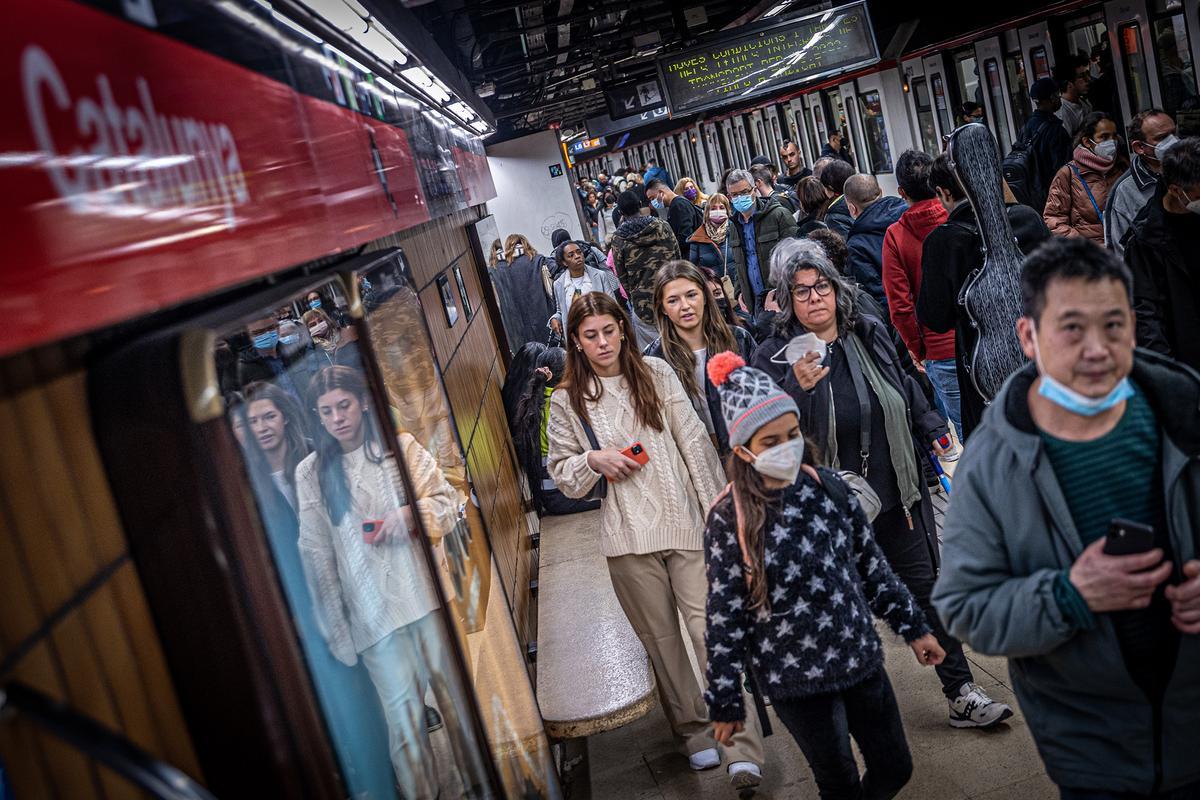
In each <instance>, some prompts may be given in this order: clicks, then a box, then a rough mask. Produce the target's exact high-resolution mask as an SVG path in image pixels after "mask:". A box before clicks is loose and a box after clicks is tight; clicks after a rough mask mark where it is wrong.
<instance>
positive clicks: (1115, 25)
mask: <svg viewBox="0 0 1200 800" xmlns="http://www.w3.org/2000/svg"><path fill="white" fill-rule="evenodd" d="M1104 14H1105V20H1106V21H1107V22H1108V36H1109V42H1110V43H1111V46H1112V54H1113V73H1114V74H1115V75H1120V76H1122V78H1123V79H1122V80H1118V81H1117V95H1118V96H1119V97H1120V99H1121V109H1122V111H1123V112H1124V116H1125V118H1126V119H1132V117H1133V116H1134V115H1135V114H1137V113H1138V112H1139V111H1143V110H1145V109H1147V108H1153V107H1157V106H1158V105H1159V103H1160V102H1161V100H1160V95H1159V92H1158V86H1157V84H1156V82H1155V81H1153V80H1151V78H1150V76H1151V75H1152V74H1154V72H1155V71H1157V66H1158V65H1157V61H1156V59H1155V56H1154V43H1153V41H1152V35H1151V27H1150V17H1149V14H1148V13H1147V8H1146V2H1145V0H1118V1H1117V2H1113V3H1109V4H1108V5H1106V6H1105V7H1104Z"/></svg>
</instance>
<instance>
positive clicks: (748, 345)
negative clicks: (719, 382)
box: [645, 327, 756, 457]
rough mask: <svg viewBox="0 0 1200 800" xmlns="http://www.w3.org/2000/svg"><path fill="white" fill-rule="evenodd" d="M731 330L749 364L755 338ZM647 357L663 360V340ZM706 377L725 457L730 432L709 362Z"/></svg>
mask: <svg viewBox="0 0 1200 800" xmlns="http://www.w3.org/2000/svg"><path fill="white" fill-rule="evenodd" d="M731 329H732V330H733V338H734V339H736V340H737V345H738V351H739V352H738V355H740V356H741V357H742V358H743V359H744V360H745V362H746V363H747V364H749V363H750V358H751V357H752V356H753V355H754V349H755V347H756V345H755V342H754V337H753V336H751V335H750V331H748V330H746V329H745V328H741V327H732V328H731ZM645 355H648V356H654V357H655V358H662V357H663V348H662V339H655V340H654V344H652V345H650V346H649V347H647V348H646V352H645ZM714 355H715V353H709V354H708V358H712V357H713V356H714ZM704 375H705V379H704V399H705V401H707V403H708V413H709V414H710V415H712V421H713V431H714V434H715V435H716V437H717V452H719V453H720V454H721V456H722V457H724V456H725V454H726V453H728V452H729V431H728V430H726V428H725V417H724V416H723V415H722V414H721V395H720V394H718V392H717V387H716V386H713V382H712V381H710V380H708V361H707V360H706V361H705V362H704Z"/></svg>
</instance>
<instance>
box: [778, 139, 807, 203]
mask: <svg viewBox="0 0 1200 800" xmlns="http://www.w3.org/2000/svg"><path fill="white" fill-rule="evenodd" d="M779 159H780V161H782V162H783V169H784V172H783V174H782V175H780V176H779V178H778V180H777V181H776V183H782V184H783V185H784V186H786V187H788V189H790V190H792V191H795V190H796V184H797V183H799V182H800V181H802V180H803V179H805V178H807V177H808V176H809V175H812V174H813V173H812V170H811V169H809V168H808V167H806V166H804V156H803V155H801V153H800V148H799V147H797V146H796V143H795V142H791V141H788V142H784V143H783V146H782V147H780V148H779Z"/></svg>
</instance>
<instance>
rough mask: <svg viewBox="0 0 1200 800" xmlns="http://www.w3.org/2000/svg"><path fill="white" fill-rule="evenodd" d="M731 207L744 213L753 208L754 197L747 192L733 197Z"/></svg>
mask: <svg viewBox="0 0 1200 800" xmlns="http://www.w3.org/2000/svg"><path fill="white" fill-rule="evenodd" d="M733 208H734V210H735V211H737V212H738V213H739V214H745V213H746V212H747V211H749V210H750V209H752V208H754V197H753V196H751V195H748V194H744V195H741V196H740V197H735V198H733Z"/></svg>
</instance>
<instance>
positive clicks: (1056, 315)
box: [933, 239, 1200, 800]
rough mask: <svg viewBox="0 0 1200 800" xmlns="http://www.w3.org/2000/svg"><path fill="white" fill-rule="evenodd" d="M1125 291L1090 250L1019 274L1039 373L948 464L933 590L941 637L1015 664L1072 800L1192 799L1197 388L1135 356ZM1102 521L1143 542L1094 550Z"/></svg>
mask: <svg viewBox="0 0 1200 800" xmlns="http://www.w3.org/2000/svg"><path fill="white" fill-rule="evenodd" d="M1130 296H1131V278H1130V276H1129V272H1128V271H1127V270H1126V269H1125V267H1124V265H1122V264H1121V263H1120V262H1119V261H1117V260H1116V259H1115V258H1114V257H1113V256H1112V255H1111V254H1109V253H1108V252H1107V251H1104V250H1102V249H1101V248H1099V247H1097V246H1096V245H1095V244H1092V243H1091V242H1088V241H1086V240H1082V239H1054V240H1051V241H1049V242H1047V243H1046V244H1044V245H1042V246H1041V247H1040V248H1038V249H1037V250H1035V251H1034V252H1033V253H1032V254H1031V255H1030V256H1029V258H1028V259H1027V260H1026V263H1025V268H1024V272H1023V275H1022V300H1023V303H1024V316H1023V317H1021V319H1020V320H1019V321H1018V323H1017V332H1018V335H1019V337H1020V340H1021V345H1022V348H1023V349H1024V351H1025V354H1026V355H1027V356H1029V357H1030V358H1031V359H1033V360H1034V362H1035V363H1033V364H1029V365H1027V366H1025V367H1024V368H1022V369H1020V370H1018V371H1017V372H1016V373H1014V374H1013V375H1012V376H1011V377H1010V378H1009V380H1008V382H1007V383H1006V384H1005V386H1004V388H1003V389H1002V390H1001V392H1000V394H999V395H998V396H997V397H996V399H995V400H994V401H993V402H992V404H991V406H990V407H989V408H988V410H987V412H986V413H985V415H984V418H983V423H982V424H981V426H980V427H979V428H977V429H976V431H975V433H974V434H973V436H972V439H971V444H970V446H969V447H968V448H967V449H966V451H965V455H964V457H963V459H962V461H961V462H960V463H959V466H958V471H957V474H956V475H955V481H954V499H953V502H951V504H950V510H949V513H948V514H947V517H946V524H945V527H944V530H943V536H944V544H943V551H942V572H941V577H940V578H939V580H938V582H937V585H936V586H935V587H934V593H933V603H934V606H935V607H936V609H937V611H938V613H939V614H941V616H942V619H943V621H944V622H945V624H946V627H947V628H948V629H949V631H950V632H951V633H952V634H953V635H954V636H957V637H958V638H960V639H962V640H963V641H964V642H967V643H968V644H970V645H971V646H972V647H973V648H975V649H976V650H978V651H980V652H982V653H990V654H996V655H1005V656H1008V658H1009V669H1010V672H1011V675H1012V679H1013V687H1014V689H1015V691H1016V694H1017V698H1018V700H1020V703H1021V709H1022V711H1023V712H1024V713H1025V715H1026V717H1027V719H1028V720H1029V729H1030V731H1032V732H1033V736H1034V739H1035V741H1036V742H1037V746H1038V750H1039V752H1040V754H1041V756H1042V760H1043V761H1044V762H1045V765H1046V771H1047V773H1048V774H1049V775H1050V778H1051V779H1052V780H1053V781H1054V782H1055V783H1056V784H1058V786H1059V788H1060V791H1061V793H1062V796H1063V798H1068V799H1070V800H1076V799H1079V800H1082V799H1083V798H1087V799H1088V800H1096V799H1099V800H1107V799H1109V798H1111V799H1112V800H1116V799H1117V798H1121V800H1132V799H1133V798H1142V797H1145V798H1150V797H1154V798H1170V800H1182V799H1183V798H1194V797H1200V758H1198V757H1197V754H1198V753H1200V560H1197V559H1198V558H1200V556H1198V554H1197V537H1198V535H1200V533H1198V532H1200V425H1197V422H1198V419H1200V376H1198V375H1197V374H1196V373H1195V372H1193V371H1191V370H1190V369H1188V368H1187V367H1185V366H1182V365H1180V364H1177V363H1176V362H1174V361H1171V360H1170V359H1168V358H1165V357H1163V356H1159V355H1157V354H1155V353H1151V352H1149V351H1142V350H1137V351H1136V352H1135V349H1134V320H1133V312H1132V308H1131V305H1130ZM1114 519H1120V520H1128V521H1129V522H1121V523H1118V525H1117V526H1113V527H1123V528H1125V529H1127V530H1131V529H1138V528H1139V526H1144V527H1143V528H1142V529H1143V530H1147V531H1149V532H1152V536H1151V537H1150V538H1151V539H1152V541H1147V542H1146V543H1145V546H1144V547H1143V548H1133V549H1135V550H1139V551H1140V552H1137V553H1135V554H1132V555H1110V554H1107V553H1105V552H1104V549H1105V547H1106V543H1107V541H1108V539H1109V536H1108V535H1107V534H1108V531H1109V529H1110V525H1111V523H1112V522H1113V520H1114ZM1130 523H1132V524H1130Z"/></svg>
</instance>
